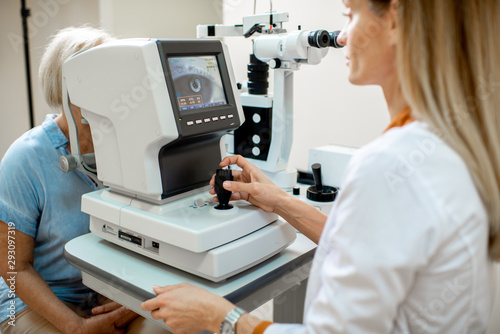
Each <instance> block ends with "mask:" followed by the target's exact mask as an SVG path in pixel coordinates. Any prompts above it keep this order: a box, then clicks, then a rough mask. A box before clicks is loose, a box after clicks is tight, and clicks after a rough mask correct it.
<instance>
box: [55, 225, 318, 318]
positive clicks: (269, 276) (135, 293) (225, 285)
mask: <svg viewBox="0 0 500 334" xmlns="http://www.w3.org/2000/svg"><path fill="white" fill-rule="evenodd" d="M315 248H316V244H315V243H313V242H312V241H310V240H309V239H308V238H306V237H305V236H303V235H302V234H300V233H298V234H297V239H296V240H295V242H293V243H292V244H291V245H290V246H289V247H288V248H286V249H285V250H284V251H282V252H281V253H280V254H278V255H275V256H273V257H272V258H270V259H268V260H266V261H264V262H263V263H261V264H259V265H257V266H255V267H253V268H250V269H248V270H246V271H244V272H242V273H240V274H238V275H236V276H233V277H231V278H229V279H227V280H226V281H223V282H219V283H214V282H211V281H208V280H206V279H203V278H200V277H197V276H194V275H192V274H189V273H186V272H183V271H181V270H178V269H175V268H173V267H170V266H167V265H165V264H162V263H159V262H156V261H154V260H152V259H149V258H147V257H144V256H142V255H139V254H136V253H134V252H132V251H129V250H127V249H125V248H122V247H119V246H117V245H114V244H112V243H110V242H107V241H105V240H103V239H101V238H99V237H97V236H95V235H93V234H91V233H89V234H85V235H82V236H80V237H78V238H75V239H73V240H71V241H69V242H68V243H67V244H66V246H65V250H64V256H65V258H66V260H67V261H68V262H69V263H70V264H72V265H73V266H75V267H77V268H79V269H80V270H82V271H83V272H84V273H86V274H89V275H91V276H93V277H94V278H96V279H98V280H100V281H102V282H104V283H106V284H109V285H110V286H113V287H114V288H117V289H119V290H121V291H123V292H125V293H126V294H128V295H130V296H132V297H134V298H136V299H138V300H142V301H144V300H147V299H149V298H152V297H154V296H156V294H155V293H154V291H153V288H152V287H153V285H159V286H163V285H172V284H178V283H183V282H186V283H190V284H193V285H198V286H201V287H203V288H205V289H207V290H208V291H210V292H212V293H215V294H217V295H219V296H223V297H225V298H227V299H228V300H230V301H231V302H233V303H238V304H241V303H245V299H247V300H248V299H249V297H250V296H252V303H254V304H256V305H255V306H258V305H257V303H258V304H260V303H261V302H256V296H255V294H257V293H258V292H259V291H262V289H265V288H266V287H267V288H268V289H269V287H272V289H274V290H275V289H276V288H277V287H279V290H280V291H285V290H287V289H289V288H291V287H292V286H294V285H295V284H298V283H300V282H301V281H303V280H305V279H307V276H308V274H309V269H310V265H311V261H312V258H313V256H314V251H315ZM287 276H288V278H287ZM284 278H285V279H284ZM274 290H273V291H274ZM266 294H270V292H269V291H267V292H266ZM264 299H265V298H264ZM267 299H271V298H267ZM247 304H248V302H247ZM246 306H247V308H248V305H246Z"/></svg>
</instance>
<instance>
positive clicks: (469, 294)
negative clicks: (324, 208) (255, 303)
mask: <svg viewBox="0 0 500 334" xmlns="http://www.w3.org/2000/svg"><path fill="white" fill-rule="evenodd" d="M325 172H327V171H325ZM487 240H488V223H487V215H486V211H485V209H484V206H483V205H482V203H481V201H480V198H479V195H478V193H477V191H476V189H475V186H474V184H473V181H472V178H471V176H470V174H469V172H468V170H467V168H466V166H465V164H464V162H463V160H462V159H461V158H460V157H459V156H458V155H457V154H456V153H455V152H454V151H453V150H452V149H451V148H450V147H449V146H448V145H446V144H445V143H444V142H443V141H442V140H440V139H439V137H438V136H436V135H435V134H433V133H431V132H430V131H429V130H428V127H427V126H426V125H425V124H423V123H421V122H413V123H411V124H409V125H407V126H405V127H402V128H393V129H391V130H389V131H388V132H387V133H385V134H384V135H382V136H381V137H380V138H378V139H377V140H375V141H374V142H372V143H371V144H369V145H368V146H366V147H364V148H363V149H361V150H360V151H359V153H358V154H356V155H355V156H354V157H353V158H352V159H351V162H350V164H349V167H348V171H347V173H346V176H345V178H344V181H343V184H342V190H341V193H340V196H339V198H338V202H337V203H336V206H334V208H333V209H332V213H331V214H330V216H329V218H328V221H327V223H326V226H325V228H324V231H323V234H322V237H321V241H320V243H319V246H318V249H317V251H316V255H315V258H314V263H313V267H312V270H311V274H310V278H309V285H308V288H307V296H306V304H305V310H304V324H303V325H283V324H274V325H271V326H270V327H268V329H267V330H266V331H265V333H266V334H274V333H287V334H288V333H350V334H357V333H453V334H456V333H484V332H485V331H486V328H487V326H488V321H489V318H490V312H491V307H492V303H493V301H492V298H493V297H492V296H493V295H494V294H492V293H491V282H492V280H493V277H490V276H491V275H492V272H493V271H492V270H491V268H492V265H491V261H489V260H488V257H487Z"/></svg>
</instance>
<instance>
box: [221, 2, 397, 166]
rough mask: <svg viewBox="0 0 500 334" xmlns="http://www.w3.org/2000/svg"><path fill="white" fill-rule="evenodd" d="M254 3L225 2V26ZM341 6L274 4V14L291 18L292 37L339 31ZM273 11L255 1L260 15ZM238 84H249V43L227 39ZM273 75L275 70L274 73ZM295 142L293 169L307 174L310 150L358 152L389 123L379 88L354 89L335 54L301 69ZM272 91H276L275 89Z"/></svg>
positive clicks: (339, 54) (297, 74)
mask: <svg viewBox="0 0 500 334" xmlns="http://www.w3.org/2000/svg"><path fill="white" fill-rule="evenodd" d="M253 3H254V2H253V1H249V0H224V7H223V13H224V24H241V23H242V19H241V18H242V16H245V15H251V14H252V13H253ZM344 9H345V8H344V6H343V4H342V1H341V0H334V1H332V0H309V1H302V0H274V1H273V10H275V11H278V12H279V11H286V12H289V13H290V22H288V23H285V26H284V27H285V28H286V29H287V30H288V31H294V30H297V26H298V25H299V24H300V25H301V26H302V29H303V30H317V29H326V30H328V31H334V30H340V29H341V28H342V27H343V26H344V23H345V17H343V16H342V12H343V11H344ZM268 10H269V1H264V0H258V1H257V11H256V12H257V13H264V12H265V11H268ZM225 41H226V43H227V44H228V46H229V49H230V52H231V60H232V62H233V67H234V70H235V74H236V79H237V81H239V82H243V81H245V80H246V64H247V62H248V54H249V53H250V52H251V48H252V44H251V41H250V40H248V39H247V40H245V39H244V38H240V37H228V38H226V39H225ZM271 71H272V70H271ZM294 86H295V88H294V90H295V94H294V104H295V105H294V124H295V125H294V142H293V147H292V154H291V157H290V165H292V166H294V167H296V168H299V169H302V170H305V169H307V168H308V166H307V163H308V150H309V148H312V147H317V146H322V145H326V144H339V145H345V146H353V147H359V146H361V145H364V144H366V143H368V142H369V141H371V140H372V139H374V138H376V137H377V136H378V135H380V133H381V132H382V131H383V130H384V128H385V127H386V126H387V125H388V123H389V114H388V111H387V106H386V104H385V100H384V97H383V94H382V90H381V89H380V88H379V87H374V86H371V87H367V86H365V87H360V86H353V85H351V84H350V83H349V81H348V80H347V67H346V62H345V54H344V51H343V50H342V49H340V50H335V49H331V50H330V51H329V53H328V55H327V56H326V57H325V58H324V59H323V61H322V62H321V63H320V64H319V65H303V66H301V68H300V70H299V71H297V72H295V74H294ZM271 87H272V86H271Z"/></svg>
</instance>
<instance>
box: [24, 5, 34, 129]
mask: <svg viewBox="0 0 500 334" xmlns="http://www.w3.org/2000/svg"><path fill="white" fill-rule="evenodd" d="M30 15H31V12H30V9H29V8H26V0H21V17H22V19H23V39H24V61H25V66H26V85H27V88H28V106H29V115H30V127H31V128H33V127H34V126H35V117H34V112H33V93H32V90H31V62H30V47H29V39H28V17H29V16H30Z"/></svg>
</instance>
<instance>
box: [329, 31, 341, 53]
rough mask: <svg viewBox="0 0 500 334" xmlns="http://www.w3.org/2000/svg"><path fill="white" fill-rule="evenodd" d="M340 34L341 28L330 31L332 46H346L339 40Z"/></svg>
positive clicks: (337, 47)
mask: <svg viewBox="0 0 500 334" xmlns="http://www.w3.org/2000/svg"><path fill="white" fill-rule="evenodd" d="M339 35H340V30H336V31H332V32H331V33H330V46H331V47H332V48H335V49H340V48H343V47H344V46H343V45H341V44H339V43H338V42H337V38H338V37H339Z"/></svg>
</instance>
